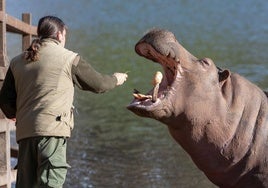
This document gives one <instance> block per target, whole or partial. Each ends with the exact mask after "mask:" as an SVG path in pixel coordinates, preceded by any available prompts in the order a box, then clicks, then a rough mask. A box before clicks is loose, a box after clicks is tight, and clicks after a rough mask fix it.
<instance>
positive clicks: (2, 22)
mask: <svg viewBox="0 0 268 188" xmlns="http://www.w3.org/2000/svg"><path fill="white" fill-rule="evenodd" d="M5 6H6V4H5V0H0V88H2V84H3V81H4V78H5V75H6V72H7V69H8V66H9V62H8V58H7V51H6V49H7V48H6V32H12V33H16V34H20V35H22V50H23V51H24V50H26V49H27V48H28V46H29V45H30V43H31V40H32V36H36V35H37V28H36V27H34V26H31V15H30V14H28V13H24V14H22V21H21V20H18V19H16V18H14V17H12V16H10V15H8V14H6V11H5ZM11 130H15V126H14V122H13V121H11V120H8V119H7V118H6V117H5V116H4V114H3V112H2V111H1V110H0V188H10V187H11V183H12V182H14V181H15V180H16V170H11V161H10V158H11V155H12V156H13V157H17V155H18V152H17V150H16V149H12V148H11V147H10V145H11V143H10V131H11Z"/></svg>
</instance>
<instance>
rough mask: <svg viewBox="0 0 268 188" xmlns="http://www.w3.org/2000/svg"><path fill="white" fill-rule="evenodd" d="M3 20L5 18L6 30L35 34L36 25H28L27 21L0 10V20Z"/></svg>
mask: <svg viewBox="0 0 268 188" xmlns="http://www.w3.org/2000/svg"><path fill="white" fill-rule="evenodd" d="M4 20H6V29H7V31H8V32H11V33H17V34H22V35H23V34H31V35H33V36H37V27H35V26H32V25H28V24H27V23H24V22H23V21H21V20H19V19H17V18H14V17H13V16H10V15H8V14H6V13H5V12H3V11H0V22H3V21H4Z"/></svg>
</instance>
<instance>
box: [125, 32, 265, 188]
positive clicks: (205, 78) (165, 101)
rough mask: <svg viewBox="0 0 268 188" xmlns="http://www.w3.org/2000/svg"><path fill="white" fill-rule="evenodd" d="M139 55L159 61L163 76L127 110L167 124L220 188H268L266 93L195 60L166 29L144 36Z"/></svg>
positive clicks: (207, 62)
mask: <svg viewBox="0 0 268 188" xmlns="http://www.w3.org/2000/svg"><path fill="white" fill-rule="evenodd" d="M135 51H136V53H137V54H138V55H140V56H142V57H145V58H146V59H149V60H151V61H153V62H156V63H159V64H160V65H161V66H162V68H163V75H162V77H163V78H162V79H161V78H160V79H156V80H158V82H159V81H160V83H159V84H155V87H154V88H153V89H152V90H151V91H149V92H148V93H147V94H141V93H139V92H138V91H137V90H135V93H134V96H135V98H134V99H133V101H132V102H131V103H130V104H129V105H128V106H127V108H128V109H129V110H130V111H132V112H133V113H135V114H136V115H138V116H141V117H147V118H152V119H155V120H157V121H160V122H162V123H163V124H165V125H166V126H167V128H168V130H169V133H170V134H171V136H172V137H173V138H174V140H175V141H176V142H177V143H178V144H179V145H180V146H181V147H182V148H183V149H184V150H185V151H186V152H187V153H188V154H189V156H190V157H191V159H192V161H193V162H194V164H195V165H196V166H197V167H198V168H199V169H200V170H201V171H203V173H204V174H205V175H206V176H207V178H208V179H209V180H210V181H211V182H212V183H214V184H215V185H217V186H218V187H222V188H227V187H228V188H231V187H235V188H253V187H254V188H259V187H268V141H267V139H268V103H267V96H266V95H267V93H265V91H263V90H262V89H260V88H259V87H258V86H257V85H255V84H253V83H252V82H250V81H249V80H247V79H246V78H244V77H243V76H241V75H239V74H237V73H234V72H231V71H230V70H228V69H221V68H219V67H217V66H216V65H215V64H214V62H213V60H211V59H210V58H197V57H195V56H194V55H192V54H191V53H190V52H188V51H187V50H186V49H185V48H184V47H183V46H182V45H181V44H180V43H179V42H178V41H177V39H176V37H175V36H174V34H173V33H172V32H170V31H167V30H164V29H152V30H150V31H149V32H148V33H146V34H145V35H144V36H143V37H142V38H141V39H140V40H139V41H138V43H137V44H136V45H135ZM156 86H157V87H156ZM155 88H157V89H155ZM178 183H179V182H178Z"/></svg>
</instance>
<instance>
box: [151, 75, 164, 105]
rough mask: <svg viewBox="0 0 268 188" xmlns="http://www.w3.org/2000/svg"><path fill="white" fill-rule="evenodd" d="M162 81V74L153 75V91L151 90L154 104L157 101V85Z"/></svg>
mask: <svg viewBox="0 0 268 188" xmlns="http://www.w3.org/2000/svg"><path fill="white" fill-rule="evenodd" d="M162 79H163V75H162V73H161V72H159V71H157V72H156V73H155V76H154V79H153V85H154V90H153V94H152V102H155V101H156V100H157V97H158V90H159V85H160V83H161V81H162Z"/></svg>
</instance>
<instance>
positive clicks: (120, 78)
mask: <svg viewBox="0 0 268 188" xmlns="http://www.w3.org/2000/svg"><path fill="white" fill-rule="evenodd" d="M113 75H114V76H115V77H116V79H117V84H116V85H117V86H119V85H122V84H123V83H124V82H125V81H126V80H127V77H128V75H127V74H126V73H120V72H115V73H114V74H113Z"/></svg>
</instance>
